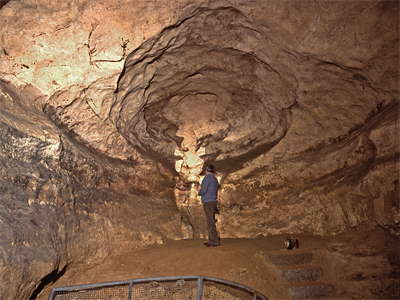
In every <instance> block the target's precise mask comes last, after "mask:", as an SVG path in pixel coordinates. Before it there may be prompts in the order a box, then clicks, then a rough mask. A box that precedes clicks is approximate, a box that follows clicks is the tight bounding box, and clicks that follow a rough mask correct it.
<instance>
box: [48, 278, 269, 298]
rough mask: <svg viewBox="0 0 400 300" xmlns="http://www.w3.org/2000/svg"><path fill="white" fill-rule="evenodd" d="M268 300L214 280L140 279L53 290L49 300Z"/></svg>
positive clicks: (217, 279) (224, 282)
mask: <svg viewBox="0 0 400 300" xmlns="http://www.w3.org/2000/svg"><path fill="white" fill-rule="evenodd" d="M87 299H90V300H149V299H151V300H268V298H267V297H265V296H264V295H262V294H261V293H259V292H257V291H255V290H254V289H252V288H249V287H247V286H244V285H242V284H239V283H235V282H232V281H228V280H223V279H219V278H213V277H204V276H177V277H159V278H142V279H132V280H126V281H116V282H106V283H95V284H84V285H75V286H68V287H61V288H54V289H53V290H52V291H51V294H50V296H49V300H87Z"/></svg>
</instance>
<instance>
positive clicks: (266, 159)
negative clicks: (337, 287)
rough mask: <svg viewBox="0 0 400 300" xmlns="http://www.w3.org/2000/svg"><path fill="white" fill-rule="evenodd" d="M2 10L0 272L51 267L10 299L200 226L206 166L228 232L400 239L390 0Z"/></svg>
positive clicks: (196, 232) (84, 2)
mask: <svg viewBox="0 0 400 300" xmlns="http://www.w3.org/2000/svg"><path fill="white" fill-rule="evenodd" d="M0 8H1V10H0V25H1V28H2V30H1V32H0V41H1V43H0V92H1V94H0V97H1V98H0V99H1V101H0V121H1V130H2V132H3V133H4V134H3V135H2V147H3V148H2V149H1V152H0V153H1V156H0V162H1V163H2V173H0V179H1V187H2V190H4V193H3V196H2V197H3V199H6V200H3V202H2V203H1V204H0V205H3V206H4V207H3V208H2V214H1V215H0V218H1V220H2V223H1V224H3V225H2V226H3V227H4V230H2V231H3V232H6V233H5V234H4V238H3V237H2V240H0V241H2V242H3V244H0V245H1V246H0V249H2V251H3V252H4V253H5V254H6V255H5V256H4V258H3V260H2V261H0V262H1V264H0V273H1V274H6V273H7V270H9V268H10V266H14V268H15V266H16V265H18V264H19V262H18V260H23V259H36V260H38V261H40V262H41V263H40V264H37V266H36V268H37V270H36V271H35V272H31V273H29V272H28V273H29V274H31V275H29V276H30V277H29V276H28V277H29V279H26V278H22V277H23V276H22V275H21V274H23V273H24V272H25V271H26V270H25V271H24V270H23V268H22V269H21V268H20V269H18V270H20V273H18V272H16V273H15V274H16V275H15V276H17V277H18V276H19V277H18V278H17V277H16V278H14V279H13V280H14V281H15V282H18V283H19V284H20V286H22V288H20V286H19V285H18V284H15V285H14V286H16V288H15V290H12V289H11V290H10V292H9V294H8V295H7V296H6V297H9V299H12V297H14V296H15V295H16V294H18V293H20V294H19V295H31V294H32V293H35V289H37V288H38V285H39V284H38V282H39V279H40V278H42V277H44V275H45V274H48V273H51V272H53V275H56V274H59V273H62V270H63V268H65V267H66V266H68V265H69V264H72V263H73V262H74V261H77V260H79V259H85V257H88V256H91V257H93V259H95V258H99V257H104V256H105V255H107V254H108V253H110V252H113V251H116V250H115V248H114V246H113V245H124V246H123V247H140V246H143V245H147V244H149V243H155V242H162V241H163V239H166V238H175V239H179V238H183V237H199V236H202V235H203V234H204V228H203V227H202V226H203V225H202V223H201V220H202V214H201V207H199V204H198V199H197V198H196V196H195V190H196V186H197V184H198V181H199V180H200V179H201V176H200V175H201V174H200V173H201V170H202V169H203V167H204V165H205V164H206V163H210V162H211V163H214V164H215V165H216V167H217V170H218V172H219V174H218V175H219V178H220V180H221V183H222V185H221V193H220V202H221V206H222V207H221V212H222V214H221V219H220V222H219V224H220V226H221V227H220V231H221V233H222V235H223V236H224V237H256V236H264V235H268V234H274V233H297V232H311V233H316V234H322V235H325V234H335V233H338V232H342V231H345V230H347V229H348V228H351V227H354V226H358V225H360V224H364V223H366V222H376V223H377V224H380V225H381V226H384V227H385V228H387V229H388V230H390V231H391V232H393V233H398V232H399V230H398V222H399V220H398V218H399V217H398V214H399V207H400V203H399V198H398V185H399V181H398V158H399V140H398V112H399V106H398V102H399V91H398V88H399V87H398V79H399V71H398V65H399V58H398V50H399V46H398V38H399V32H398V28H399V26H398V25H399V17H398V12H399V7H398V2H397V1H277V0H276V1H275V0H271V1H239V0H237V1H236V0H226V1H222V0H221V1H219V0H218V1H202V0H198V1H186V0H179V1H178V0H176V1H161V0H160V1H144V0H143V1H141V0H135V1H133V0H124V1H123V0H120V1H106V0H101V1H88V0H81V1H73V2H68V1H67V2H66V1H51V2H49V1H30V0H23V1H0ZM32 153H34V154H35V155H33V156H32V155H31V154H32ZM17 154H18V155H17ZM15 189H17V190H18V191H16V190H15ZM7 191H8V192H7ZM4 195H7V196H4ZM11 203H19V204H18V206H17V207H14V206H13V205H14V204H13V205H12V204H11ZM160 206H162V207H166V209H165V212H164V213H163V211H162V210H160ZM15 210H18V211H19V212H20V214H15V213H14V212H15ZM43 214H49V215H51V216H52V217H51V218H49V220H47V221H46V220H43V218H42V217H40V216H42V215H43ZM132 215H134V218H133V219H132V218H130V216H132ZM157 219H162V220H164V221H163V222H157V221H156V220H157ZM29 220H32V222H33V223H32V224H35V223H36V224H39V225H32V226H37V227H38V229H37V230H33V229H32V230H33V231H32V232H36V234H37V237H36V238H35V239H33V238H32V235H35V234H33V233H32V234H31V233H30V232H31V231H30V230H28V231H26V234H23V235H22V237H18V234H17V232H18V231H20V232H25V231H24V229H22V224H24V223H26V222H31V221H29ZM59 220H63V221H62V222H60V221H59ZM396 222H397V223H396ZM61 223H62V224H61ZM15 224H20V225H18V226H17V225H15ZM396 224H397V225H396ZM133 227H135V228H136V229H135V230H134V231H133V233H132V228H133ZM2 229H3V228H2ZM49 232H51V233H52V235H53V236H54V238H53V239H52V240H49V239H48V233H49ZM101 232H108V234H107V235H102V234H101ZM132 235H133V236H132ZM126 240H129V242H126ZM74 241H79V242H80V243H81V244H82V245H85V247H86V248H85V249H86V250H85V251H86V252H85V253H86V254H82V253H80V254H79V251H78V250H77V249H75V248H74V246H73V244H74V243H75V242H74ZM36 242H40V243H41V244H43V245H48V246H43V247H42V248H41V249H42V250H41V253H42V254H41V255H38V254H37V253H36V252H35V251H34V250H33V249H34V248H35V247H36V246H35V243H36ZM104 244H107V245H109V246H107V249H105V248H104V247H102V246H101V245H104ZM10 245H17V246H16V247H14V246H12V247H11V246H10ZM13 247H14V248H13ZM119 247H121V246H119ZM55 249H56V250H55ZM57 249H58V250H57ZM60 249H63V250H60ZM28 250H29V251H28ZM12 253H14V254H12ZM13 255H14V256H13ZM39 256H40V257H41V258H40V259H38V257H39ZM13 257H14V258H13ZM44 257H46V258H44ZM79 257H80V258H79ZM17 258H18V259H17ZM34 274H36V275H34ZM2 276H3V275H2ZM4 282H8V279H7V281H6V279H5V278H4ZM17 286H19V287H18V288H17ZM0 287H1V285H0ZM10 297H11V298H10ZM6 299H8V298H6Z"/></svg>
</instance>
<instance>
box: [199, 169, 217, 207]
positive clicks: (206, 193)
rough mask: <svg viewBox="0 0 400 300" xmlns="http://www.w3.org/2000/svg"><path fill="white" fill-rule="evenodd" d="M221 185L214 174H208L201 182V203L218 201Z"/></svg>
mask: <svg viewBox="0 0 400 300" xmlns="http://www.w3.org/2000/svg"><path fill="white" fill-rule="evenodd" d="M218 188H219V183H218V180H217V178H215V176H214V174H207V175H206V176H205V177H204V178H203V181H202V182H201V187H200V191H199V195H200V196H201V202H203V203H205V202H213V201H217V193H218Z"/></svg>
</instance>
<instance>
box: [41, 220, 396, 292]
mask: <svg viewBox="0 0 400 300" xmlns="http://www.w3.org/2000/svg"><path fill="white" fill-rule="evenodd" d="M285 238H286V236H282V235H276V236H269V237H263V238H258V239H223V240H222V245H221V246H220V247H213V248H207V247H205V246H204V245H203V242H204V241H203V240H181V241H167V242H166V243H165V244H163V245H157V246H154V247H150V248H146V249H141V250H132V251H121V252H119V254H116V255H110V256H109V257H107V258H106V259H105V260H104V261H102V262H97V263H91V264H85V263H80V264H75V265H73V266H72V267H70V268H69V269H68V270H67V271H66V273H65V274H64V275H63V276H62V277H61V278H60V279H59V280H58V281H57V282H56V283H55V284H53V285H52V286H48V287H47V288H46V289H45V290H44V291H43V292H42V293H41V295H40V296H39V297H38V299H47V297H48V294H49V292H50V290H51V288H53V287H61V286H68V285H75V284H85V283H96V282H108V281H119V280H128V279H136V278H144V277H160V276H179V275H203V276H210V277H219V278H223V279H226V280H231V281H234V282H238V283H242V284H245V285H248V286H249V287H252V288H254V289H256V290H258V291H259V292H262V293H264V294H265V295H266V296H268V297H269V298H270V299H293V298H307V297H309V298H336V299H366V298H368V299H396V297H397V296H398V294H399V293H400V284H399V282H400V259H399V255H398V253H400V239H399V238H398V237H393V236H390V235H388V234H387V233H386V232H385V231H384V230H382V229H379V228H370V229H365V228H364V229H355V230H353V231H351V232H347V233H345V234H341V235H337V236H330V237H319V236H312V235H304V234H303V235H296V238H298V239H299V241H300V248H299V249H294V250H286V249H284V240H285ZM288 258H289V259H288Z"/></svg>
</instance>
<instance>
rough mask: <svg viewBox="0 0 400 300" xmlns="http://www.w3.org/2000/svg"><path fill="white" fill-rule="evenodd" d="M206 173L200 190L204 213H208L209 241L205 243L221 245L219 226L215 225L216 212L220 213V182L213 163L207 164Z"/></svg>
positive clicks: (208, 245) (210, 245) (213, 245)
mask: <svg viewBox="0 0 400 300" xmlns="http://www.w3.org/2000/svg"><path fill="white" fill-rule="evenodd" d="M206 173H207V174H206V176H205V177H204V178H203V181H202V182H201V187H200V191H199V195H200V196H201V202H202V203H203V208H204V213H205V215H206V220H207V229H208V242H206V243H204V245H205V246H207V247H217V246H219V245H220V238H219V235H218V232H217V227H216V226H215V222H216V221H215V214H216V213H219V212H218V202H217V195H218V188H219V183H218V180H217V178H216V177H215V175H214V166H213V165H209V166H207V168H206Z"/></svg>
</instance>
